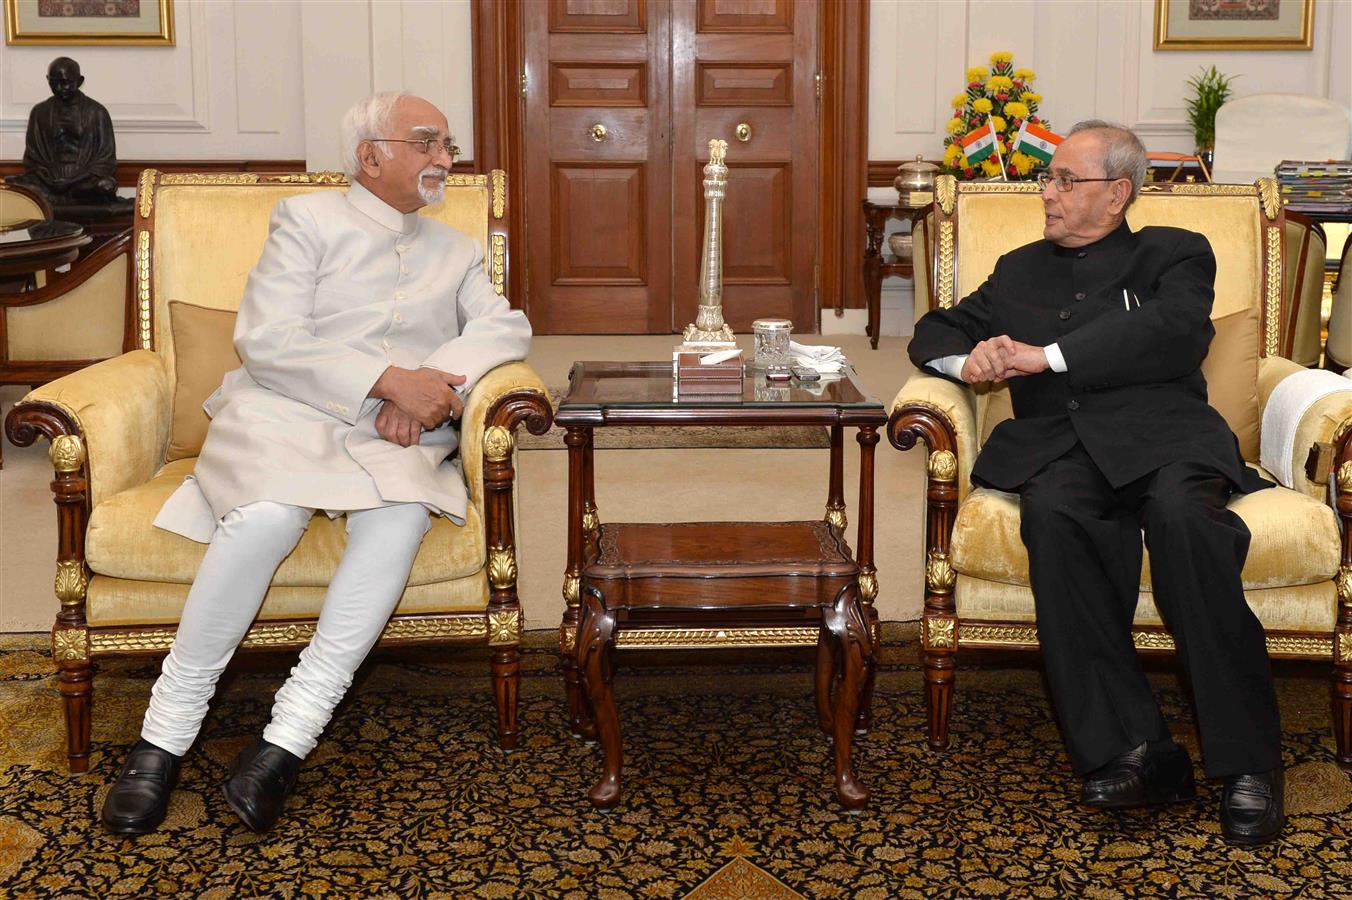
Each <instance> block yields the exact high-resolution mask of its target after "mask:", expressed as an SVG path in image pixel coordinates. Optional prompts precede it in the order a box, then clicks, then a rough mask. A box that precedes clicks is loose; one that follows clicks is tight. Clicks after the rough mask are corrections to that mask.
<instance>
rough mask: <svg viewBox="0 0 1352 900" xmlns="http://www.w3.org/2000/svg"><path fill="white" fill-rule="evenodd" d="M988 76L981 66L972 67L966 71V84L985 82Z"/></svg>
mask: <svg viewBox="0 0 1352 900" xmlns="http://www.w3.org/2000/svg"><path fill="white" fill-rule="evenodd" d="M988 74H989V73H988V72H987V71H986V70H985V69H984V68H982V67H981V66H973V67H972V68H970V69H968V70H967V83H968V84H971V83H972V82H973V81H985V80H986V76H987V75H988Z"/></svg>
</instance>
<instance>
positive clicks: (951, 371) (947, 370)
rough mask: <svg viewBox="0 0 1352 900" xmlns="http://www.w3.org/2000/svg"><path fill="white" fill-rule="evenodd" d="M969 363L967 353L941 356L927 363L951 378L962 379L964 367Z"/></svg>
mask: <svg viewBox="0 0 1352 900" xmlns="http://www.w3.org/2000/svg"><path fill="white" fill-rule="evenodd" d="M966 364H967V354H966V353H955V354H954V355H952V356H941V357H939V358H938V359H932V360H930V361H929V362H927V363H925V365H927V366H929V367H930V368H931V369H933V370H934V371H936V372H939V373H941V374H943V375H947V376H948V377H949V378H956V379H957V380H959V381H961V380H962V367H963V366H965V365H966Z"/></svg>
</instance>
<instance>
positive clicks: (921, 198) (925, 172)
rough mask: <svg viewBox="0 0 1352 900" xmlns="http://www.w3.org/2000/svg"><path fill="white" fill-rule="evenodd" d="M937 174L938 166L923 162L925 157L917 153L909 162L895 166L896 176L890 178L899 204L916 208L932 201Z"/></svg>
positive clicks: (927, 204)
mask: <svg viewBox="0 0 1352 900" xmlns="http://www.w3.org/2000/svg"><path fill="white" fill-rule="evenodd" d="M938 174H939V167H938V166H936V165H935V164H934V163H931V162H925V157H924V156H923V155H921V154H919V153H917V154H916V155H915V159H913V160H911V161H910V162H904V163H902V164H901V165H899V166H897V177H896V178H894V179H892V186H893V187H895V188H896V189H897V195H898V196H899V197H900V199H901V205H902V206H909V207H913V208H918V207H921V206H929V205H930V204H931V203H933V202H934V179H935V176H937V175H938Z"/></svg>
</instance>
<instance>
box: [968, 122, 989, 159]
mask: <svg viewBox="0 0 1352 900" xmlns="http://www.w3.org/2000/svg"><path fill="white" fill-rule="evenodd" d="M994 152H995V123H994V122H993V121H991V120H990V119H986V124H985V125H982V126H981V127H980V128H976V129H974V130H972V131H969V132H967V134H966V136H964V137H963V139H962V154H963V156H966V157H967V162H968V163H969V164H971V165H975V164H977V163H979V162H981V161H982V160H983V159H985V158H986V157H988V156H990V155H991V154H992V153H994Z"/></svg>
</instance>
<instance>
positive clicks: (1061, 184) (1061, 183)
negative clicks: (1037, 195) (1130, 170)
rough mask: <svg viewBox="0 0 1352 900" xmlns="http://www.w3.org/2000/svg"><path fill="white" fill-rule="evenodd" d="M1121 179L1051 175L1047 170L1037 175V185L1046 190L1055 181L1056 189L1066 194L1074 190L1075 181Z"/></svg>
mask: <svg viewBox="0 0 1352 900" xmlns="http://www.w3.org/2000/svg"><path fill="white" fill-rule="evenodd" d="M1120 180H1121V179H1118V178H1080V177H1078V176H1076V175H1050V174H1048V173H1046V172H1042V173H1040V174H1039V175H1038V177H1037V186H1038V187H1040V188H1042V189H1043V190H1044V191H1045V190H1046V189H1047V185H1049V184H1053V183H1055V184H1056V189H1057V190H1058V191H1060V192H1061V193H1063V194H1064V193H1066V192H1067V191H1071V190H1074V188H1075V183H1076V182H1078V181H1120Z"/></svg>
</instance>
